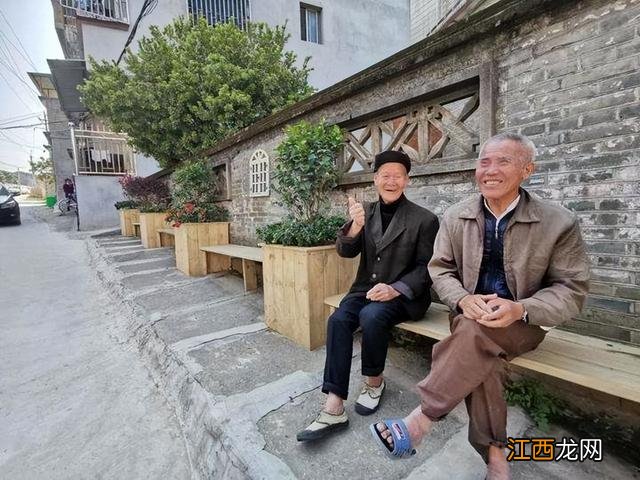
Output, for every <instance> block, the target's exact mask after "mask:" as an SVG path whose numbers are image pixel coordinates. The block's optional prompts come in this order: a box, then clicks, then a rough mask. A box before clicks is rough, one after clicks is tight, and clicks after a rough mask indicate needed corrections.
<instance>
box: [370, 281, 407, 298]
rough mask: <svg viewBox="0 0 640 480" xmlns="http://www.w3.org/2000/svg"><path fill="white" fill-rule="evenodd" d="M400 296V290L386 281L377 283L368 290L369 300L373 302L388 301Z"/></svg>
mask: <svg viewBox="0 0 640 480" xmlns="http://www.w3.org/2000/svg"><path fill="white" fill-rule="evenodd" d="M398 296H400V292H398V291H397V290H396V289H395V288H393V287H392V286H391V285H387V284H386V283H377V284H376V285H375V286H374V287H373V288H372V289H371V290H369V291H368V292H367V300H371V301H372V302H388V301H389V300H393V299H394V298H396V297H398Z"/></svg>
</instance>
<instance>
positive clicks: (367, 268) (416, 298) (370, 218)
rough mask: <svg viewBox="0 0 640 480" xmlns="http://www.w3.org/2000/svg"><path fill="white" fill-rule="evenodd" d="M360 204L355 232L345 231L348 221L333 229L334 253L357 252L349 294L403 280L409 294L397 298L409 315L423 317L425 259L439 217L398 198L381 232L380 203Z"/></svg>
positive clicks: (427, 298)
mask: <svg viewBox="0 0 640 480" xmlns="http://www.w3.org/2000/svg"><path fill="white" fill-rule="evenodd" d="M364 209H365V226H364V228H363V229H362V231H361V232H360V234H359V235H358V236H357V237H355V238H349V237H347V235H346V234H347V232H348V231H349V228H350V227H351V222H348V223H347V224H345V225H344V226H343V227H342V228H341V229H340V230H339V231H338V239H337V242H336V249H337V251H338V255H340V256H341V257H348V258H353V257H355V256H357V255H358V254H360V265H359V267H358V274H357V276H356V279H355V281H354V282H353V285H352V286H351V290H349V294H348V296H351V295H365V294H366V292H367V291H369V290H370V289H371V288H373V287H374V285H376V284H377V283H386V284H388V285H392V284H393V283H395V282H402V284H404V285H406V286H407V287H409V291H408V292H407V293H409V295H405V294H403V295H401V296H400V297H399V298H400V299H401V300H402V301H403V303H404V305H405V307H406V309H407V313H408V314H409V318H410V319H411V320H418V319H420V318H422V316H423V315H424V314H425V312H426V311H427V308H429V305H430V304H431V294H430V290H429V289H430V287H431V278H430V277H429V272H428V271H427V264H428V263H429V260H430V259H431V255H432V254H433V243H434V240H435V237H436V233H437V232H438V226H439V223H438V217H436V216H435V215H434V214H433V213H431V212H430V211H429V210H427V209H425V208H422V207H420V206H419V205H416V204H415V203H412V202H410V201H409V200H407V199H406V198H403V200H401V204H400V205H399V206H398V209H397V210H396V213H395V214H394V216H393V219H392V220H391V223H390V224H389V226H388V227H387V230H386V231H385V233H384V235H383V234H382V220H381V217H380V202H374V203H365V204H364ZM396 290H398V291H400V289H399V288H396ZM403 290H405V291H406V289H403ZM401 293H403V292H401Z"/></svg>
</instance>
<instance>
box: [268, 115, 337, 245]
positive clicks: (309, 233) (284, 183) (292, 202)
mask: <svg viewBox="0 0 640 480" xmlns="http://www.w3.org/2000/svg"><path fill="white" fill-rule="evenodd" d="M342 141H343V135H342V131H341V130H340V128H339V127H338V126H336V125H334V126H328V125H327V124H325V123H324V122H321V123H319V124H315V125H314V124H311V123H308V122H304V121H302V122H300V123H297V124H295V125H291V126H289V127H287V128H286V129H285V138H284V140H283V141H282V143H280V145H278V147H277V148H276V153H277V163H276V166H275V168H274V172H273V185H272V188H273V190H274V191H275V192H276V193H278V194H279V196H280V199H279V202H278V203H279V204H281V205H283V206H284V207H286V209H287V210H288V211H289V216H288V217H286V218H285V219H284V220H283V221H282V222H278V223H275V224H272V225H267V226H266V227H262V228H258V229H257V230H256V233H257V235H258V237H259V238H260V239H262V240H264V241H265V242H266V243H270V244H282V245H289V246H299V247H314V246H320V245H329V244H331V243H333V242H335V240H336V234H337V230H338V228H339V227H340V226H341V225H342V224H343V223H344V222H345V220H344V218H342V217H339V216H327V215H325V214H321V213H320V212H321V211H325V210H326V209H327V207H328V206H329V205H328V203H329V200H328V199H329V192H330V191H331V190H332V189H333V188H335V187H336V186H337V185H338V179H339V174H338V170H337V168H336V165H335V158H336V154H337V152H338V150H339V149H340V147H341V146H342Z"/></svg>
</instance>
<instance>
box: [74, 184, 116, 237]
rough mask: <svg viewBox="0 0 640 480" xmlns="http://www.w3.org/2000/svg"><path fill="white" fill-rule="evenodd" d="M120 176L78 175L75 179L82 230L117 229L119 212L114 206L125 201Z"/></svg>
mask: <svg viewBox="0 0 640 480" xmlns="http://www.w3.org/2000/svg"><path fill="white" fill-rule="evenodd" d="M119 178H120V177H119V176H108V175H78V176H77V177H76V178H75V182H76V196H77V198H78V215H79V216H80V230H99V229H103V228H111V227H114V228H116V227H117V226H118V225H119V223H120V220H119V217H118V211H117V210H116V209H115V207H114V206H113V204H114V203H115V202H119V201H122V200H124V195H123V193H122V186H121V185H120V184H119V183H118V179H119Z"/></svg>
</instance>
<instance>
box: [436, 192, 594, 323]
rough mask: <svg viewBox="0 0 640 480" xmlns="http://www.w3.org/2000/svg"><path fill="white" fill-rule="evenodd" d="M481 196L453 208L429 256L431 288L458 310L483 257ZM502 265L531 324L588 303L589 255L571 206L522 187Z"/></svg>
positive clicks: (562, 316) (559, 319)
mask: <svg viewBox="0 0 640 480" xmlns="http://www.w3.org/2000/svg"><path fill="white" fill-rule="evenodd" d="M483 236H484V213H483V209H482V197H481V196H480V195H475V196H474V197H472V198H470V199H468V200H465V201H463V202H460V203H458V204H456V205H454V206H452V207H451V208H449V209H448V210H447V211H446V212H445V214H444V219H443V222H442V225H441V227H440V231H439V233H438V236H437V238H436V243H435V246H434V254H433V258H432V259H431V262H429V273H430V274H431V278H432V280H433V289H434V290H435V291H436V292H437V294H438V296H439V297H440V300H442V301H443V302H444V303H445V304H447V305H448V306H449V308H451V310H452V311H456V309H457V306H458V302H459V301H460V300H461V299H462V297H464V296H465V295H468V294H471V293H474V292H475V289H476V284H477V283H478V277H479V274H480V265H481V263H482V252H483ZM504 267H505V268H504V269H505V276H506V279H507V286H508V287H509V290H510V291H511V294H512V295H513V298H514V299H515V300H516V301H518V302H520V303H522V304H523V305H524V307H525V309H526V310H527V312H528V314H529V322H530V323H531V324H532V325H540V326H550V327H552V326H557V325H560V324H562V323H563V322H565V321H567V320H569V319H570V318H571V317H573V316H575V315H577V314H578V313H579V312H580V309H581V308H582V305H583V304H584V301H585V298H586V295H587V291H588V281H589V261H588V259H587V255H586V252H585V246H584V242H583V240H582V236H581V235H580V229H579V227H578V221H577V219H576V218H575V216H574V215H573V214H572V213H571V212H570V211H569V210H567V209H565V208H563V207H560V206H556V205H553V204H551V203H548V202H545V201H544V200H542V199H540V198H539V197H537V196H535V195H533V194H530V193H529V192H527V191H526V190H524V189H520V202H519V203H518V206H517V207H516V210H515V212H514V214H513V216H512V217H511V219H510V220H509V223H508V225H507V230H506V232H505V235H504Z"/></svg>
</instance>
